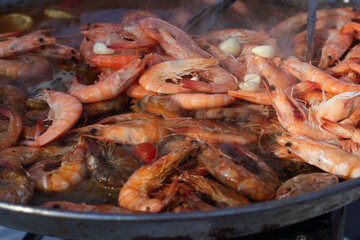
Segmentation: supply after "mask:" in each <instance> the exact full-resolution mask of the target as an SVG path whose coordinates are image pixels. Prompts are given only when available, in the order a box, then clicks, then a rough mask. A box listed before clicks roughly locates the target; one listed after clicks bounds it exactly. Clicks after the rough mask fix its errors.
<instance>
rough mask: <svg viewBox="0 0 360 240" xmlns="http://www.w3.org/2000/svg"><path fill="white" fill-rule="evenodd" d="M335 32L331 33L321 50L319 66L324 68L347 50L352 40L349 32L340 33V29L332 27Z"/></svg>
mask: <svg viewBox="0 0 360 240" xmlns="http://www.w3.org/2000/svg"><path fill="white" fill-rule="evenodd" d="M333 31H335V32H336V34H331V37H329V38H328V39H327V40H326V42H325V44H324V47H323V48H322V51H321V58H320V63H319V67H320V68H322V69H324V68H327V67H328V66H330V65H332V64H333V63H335V61H336V60H338V59H339V58H340V57H341V56H342V55H343V54H344V53H345V52H346V50H348V48H349V47H350V45H351V44H352V42H353V36H352V35H351V34H340V31H339V30H337V29H334V30H333Z"/></svg>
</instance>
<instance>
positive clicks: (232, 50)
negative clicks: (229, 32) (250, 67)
mask: <svg viewBox="0 0 360 240" xmlns="http://www.w3.org/2000/svg"><path fill="white" fill-rule="evenodd" d="M219 49H220V50H221V51H222V52H224V53H226V54H231V55H233V56H234V57H235V56H237V55H239V53H240V51H241V46H240V43H239V41H238V40H237V38H228V39H226V40H225V41H223V42H222V43H220V45H219Z"/></svg>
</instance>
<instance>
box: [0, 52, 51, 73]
mask: <svg viewBox="0 0 360 240" xmlns="http://www.w3.org/2000/svg"><path fill="white" fill-rule="evenodd" d="M49 67H50V63H49V61H48V60H47V59H46V58H44V57H41V56H36V55H30V54H27V55H21V56H16V57H13V58H11V59H0V75H3V76H7V77H11V78H15V79H16V78H30V77H36V76H39V75H41V74H43V73H46V72H47V71H48V69H49Z"/></svg>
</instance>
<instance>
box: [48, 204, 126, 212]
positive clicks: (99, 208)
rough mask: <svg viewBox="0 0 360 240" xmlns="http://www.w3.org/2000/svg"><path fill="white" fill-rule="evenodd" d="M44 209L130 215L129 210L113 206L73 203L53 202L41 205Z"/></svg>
mask: <svg viewBox="0 0 360 240" xmlns="http://www.w3.org/2000/svg"><path fill="white" fill-rule="evenodd" d="M41 207H44V208H51V209H60V210H65V211H76V212H96V213H115V214H129V213H131V212H130V211H129V210H126V209H124V208H121V207H117V206H114V205H111V204H100V205H89V204H85V203H80V204H78V203H72V202H67V201H51V202H46V203H43V204H42V205H41Z"/></svg>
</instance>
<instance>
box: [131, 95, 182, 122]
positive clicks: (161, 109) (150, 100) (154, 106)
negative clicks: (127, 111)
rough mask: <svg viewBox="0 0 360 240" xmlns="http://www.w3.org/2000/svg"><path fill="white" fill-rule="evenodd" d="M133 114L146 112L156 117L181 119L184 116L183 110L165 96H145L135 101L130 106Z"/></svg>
mask: <svg viewBox="0 0 360 240" xmlns="http://www.w3.org/2000/svg"><path fill="white" fill-rule="evenodd" d="M131 109H132V110H133V111H134V112H147V113H150V114H154V115H157V116H163V117H164V118H166V117H170V118H171V117H181V116H183V115H185V112H184V110H183V109H182V108H181V107H180V106H179V105H178V104H177V103H176V101H174V100H172V99H169V98H168V97H167V96H157V95H146V96H144V97H142V98H139V99H136V100H135V101H134V102H133V105H132V106H131Z"/></svg>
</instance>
